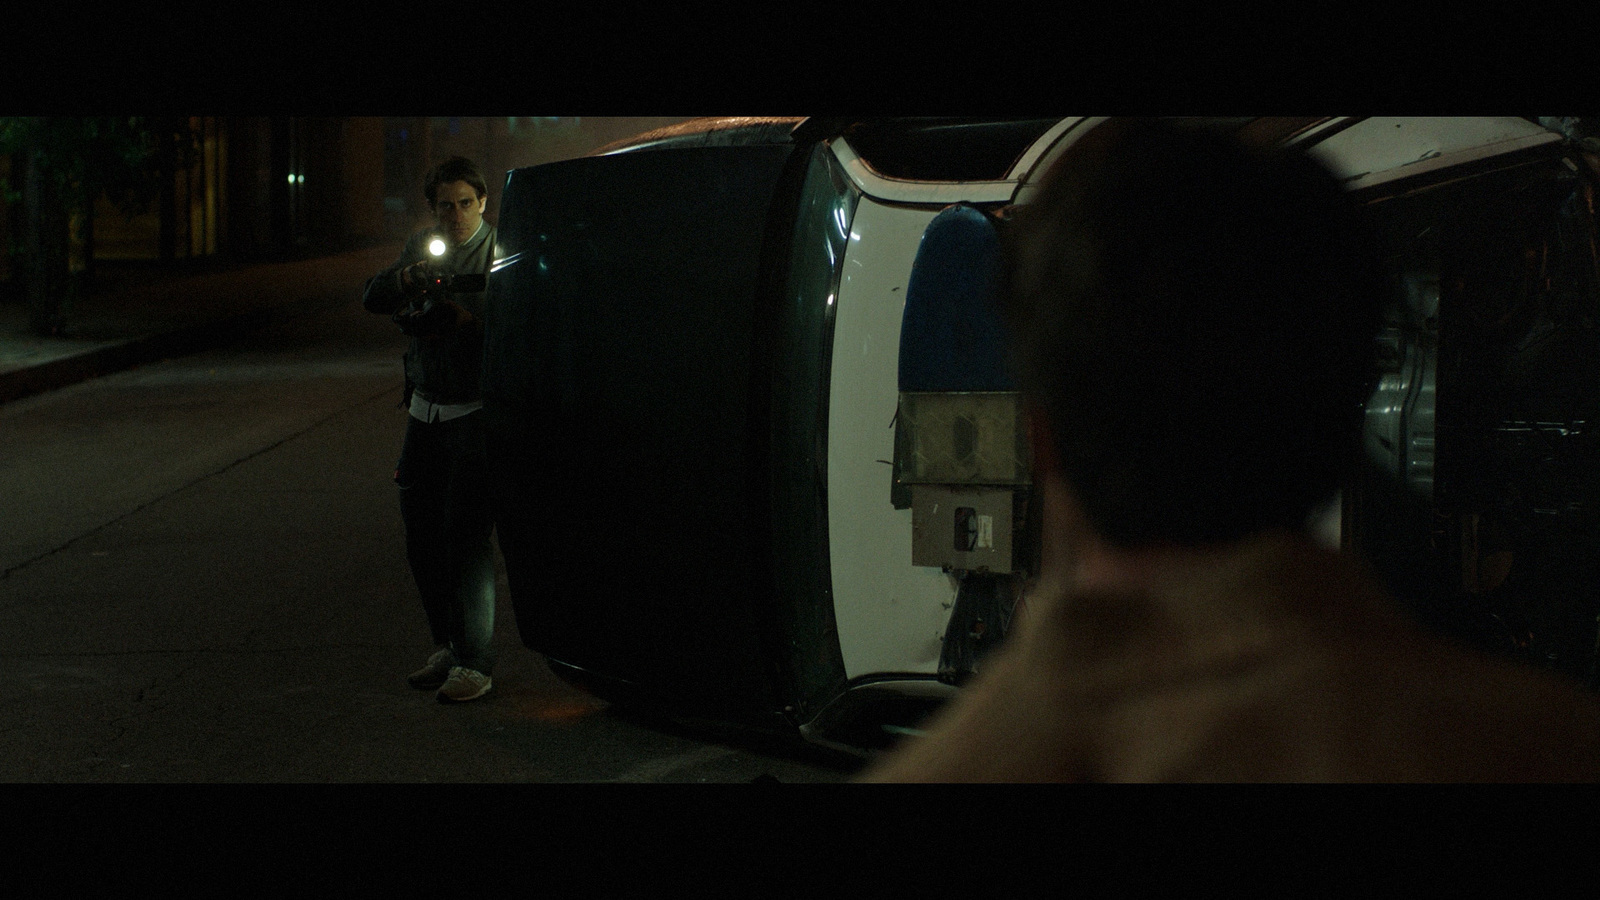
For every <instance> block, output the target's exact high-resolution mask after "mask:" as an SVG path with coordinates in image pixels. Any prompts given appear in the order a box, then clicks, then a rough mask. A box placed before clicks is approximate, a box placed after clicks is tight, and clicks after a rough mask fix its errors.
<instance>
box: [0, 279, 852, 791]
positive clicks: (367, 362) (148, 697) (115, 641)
mask: <svg viewBox="0 0 1600 900" xmlns="http://www.w3.org/2000/svg"><path fill="white" fill-rule="evenodd" d="M395 250H396V248H392V247H384V248H380V249H374V250H368V251H360V252H355V253H347V254H345V255H342V256H336V257H331V258H328V259H326V260H322V261H312V262H301V263H297V264H294V265H293V266H276V267H274V266H265V267H257V268H255V269H245V270H241V271H240V272H239V273H237V274H235V275H232V276H223V277H221V278H220V279H219V280H215V281H213V282H211V287H210V289H211V290H226V289H228V288H227V285H229V284H237V285H238V289H239V290H248V289H252V288H259V284H255V285H252V284H251V283H250V282H249V281H248V280H247V279H251V278H255V279H260V278H265V277H273V278H279V279H283V278H291V279H292V281H293V282H294V284H295V287H294V288H293V290H294V291H295V292H296V294H295V297H294V299H295V301H296V304H297V305H296V309H298V310H300V311H301V312H300V313H298V314H296V315H293V316H283V317H279V318H278V319H275V320H274V323H273V324H272V325H271V326H269V327H267V328H265V329H263V330H260V331H258V332H255V333H253V334H251V335H249V336H248V337H245V338H243V339H240V340H237V341H235V342H233V343H231V344H230V345H228V346H226V347H223V348H220V349H214V350H210V351H206V352H201V353H197V354H194V355H188V356H183V357H179V358H172V359H165V360H161V361H157V362H152V363H149V364H146V365H142V366H140V367H138V368H135V369H133V370H130V371H126V372H122V373H117V374H111V375H107V376H105V377H101V378H97V379H93V380H89V381H85V382H82V383H79V384H76V385H72V386H69V387H64V388H61V389H58V390H55V391H51V392H47V393H42V394H37V395H34V396H31V397H27V398H24V399H20V400H15V401H12V402H10V403H7V404H5V405H0V491H3V493H4V495H5V496H6V498H7V502H6V513H5V516H4V521H3V524H0V555H3V558H0V570H3V572H4V577H3V579H0V672H3V677H4V678H5V680H6V682H7V683H8V684H10V685H11V686H12V689H11V690H10V691H8V692H7V693H6V696H5V698H4V699H3V700H0V723H3V724H0V753H3V755H4V758H5V759H6V760H7V762H6V764H5V765H4V766H3V767H0V780H4V781H9V782H96V783H98V782H124V783H174V782H203V783H216V782H309V783H325V782H689V783H697V782H750V781H752V780H755V779H762V780H768V779H769V778H775V779H777V780H778V781H780V782H834V781H844V780H846V779H848V778H849V776H850V773H851V764H850V762H849V761H848V760H844V759H835V758H833V757H821V756H818V755H816V754H814V753H811V752H809V751H806V750H797V751H795V752H792V753H791V752H790V751H788V750H787V749H785V748H783V747H781V746H775V745H768V744H765V743H761V742H754V741H747V740H742V739H739V738H737V737H736V736H728V735H711V734H708V733H701V732H697V731H693V730H690V729H686V728H684V727H681V726H676V725H672V724H668V723H662V722H650V721H645V720H642V719H638V718H634V717H632V716H629V715H625V714H622V713H619V712H618V711H616V710H614V709H612V708H611V707H610V706H609V705H608V704H606V703H605V702H603V701H601V700H598V699H595V698H593V697H591V696H589V695H587V694H585V693H582V692H580V691H578V690H576V689H574V688H572V687H570V686H568V685H567V684H565V683H564V682H562V681H560V680H558V679H557V678H556V677H555V676H554V675H552V674H551V673H550V671H549V670H548V668H547V667H546V665H545V663H544V660H543V658H542V657H540V656H539V655H537V654H535V653H533V652H532V651H530V650H528V649H526V648H525V647H524V646H522V644H521V642H520V640H519V638H518V634H517V631H516V624H515V622H514V620H513V618H512V616H511V614H510V609H509V599H508V598H507V596H506V585H505V580H504V575H503V569H502V574H501V577H500V583H499V615H498V616H497V628H496V635H495V643H496V647H497V650H498V652H499V658H500V662H499V664H498V666H497V667H496V670H495V672H494V685H495V686H494V689H493V690H492V691H491V692H490V693H489V694H488V695H487V696H486V697H484V698H483V699H482V700H479V701H476V702H473V703H467V704H457V705H443V704H440V703H437V702H435V700H434V697H433V693H432V692H431V691H418V690H413V689H411V688H410V687H408V685H407V684H406V681H405V676H406V674H407V673H408V672H410V671H411V670H412V669H414V668H415V667H416V666H417V665H418V664H420V663H421V662H422V660H423V659H425V658H426V656H427V654H428V653H429V652H430V649H431V648H430V646H429V641H428V632H427V625H426V622H425V620H424V618H423V613H422V609H421V607H420V604H419V603H418V601H417V598H416V589H415V586H414V585H413V583H412V581H411V578H410V574H409V572H408V570H407V567H406V560H405V555H404V543H403V528H402V524H401V520H400V516H399V512H398V504H397V501H396V492H395V487H394V484H393V483H392V481H391V480H390V475H391V472H392V470H393V468H394V462H395V458H396V456H397V454H398V452H399V448H400V439H401V436H402V433H403V430H404V423H405V413H404V412H403V411H402V410H401V409H399V408H398V403H399V399H400V393H401V377H400V354H401V352H402V351H403V350H404V347H405V339H404V337H403V336H402V335H401V334H399V332H398V331H397V330H396V329H395V328H394V326H393V325H392V324H391V323H390V322H389V321H388V318H387V317H384V316H374V315H371V314H368V313H366V312H364V311H363V310H362V309H361V306H360V302H359V298H360V290H361V284H362V281H363V279H365V278H366V277H367V276H368V275H369V274H370V273H371V272H372V271H375V270H376V269H378V268H379V267H381V266H382V265H384V264H386V263H387V262H389V261H390V260H391V259H392V258H393V254H394V253H395ZM230 278H231V279H232V281H231V282H230V281H229V279H230ZM223 299H224V300H225V299H226V298H223Z"/></svg>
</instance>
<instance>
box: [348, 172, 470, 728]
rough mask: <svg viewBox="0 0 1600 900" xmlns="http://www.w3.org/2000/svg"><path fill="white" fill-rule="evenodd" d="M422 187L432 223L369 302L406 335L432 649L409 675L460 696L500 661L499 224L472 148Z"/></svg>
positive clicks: (404, 500)
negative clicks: (482, 376)
mask: <svg viewBox="0 0 1600 900" xmlns="http://www.w3.org/2000/svg"><path fill="white" fill-rule="evenodd" d="M423 193H424V195H425V196H426V197H427V198H428V205H429V207H430V208H431V209H432V210H433V215H434V217H435V219H436V221H437V228H435V229H427V230H424V231H420V232H418V233H416V234H414V235H412V236H411V239H410V240H408V241H407V242H406V245H405V249H404V250H402V251H401V253H400V258H399V259H398V260H396V261H395V263H394V264H393V265H391V266H389V267H388V268H386V269H384V270H383V271H381V272H379V273H378V274H377V275H374V276H373V277H372V278H371V279H369V280H368V281H367V285H366V291H365V295H364V296H363V298H362V305H364V306H365V307H366V309H367V311H368V312H373V313H378V314H381V315H387V316H390V317H391V318H393V320H394V322H395V324H397V325H399V326H400V330H401V331H403V332H405V333H406V334H407V335H409V336H410V337H411V346H410V347H409V348H408V349H407V350H406V355H405V376H406V394H405V399H404V400H403V401H402V405H404V406H406V407H408V408H409V409H410V416H409V417H408V419H407V421H406V435H405V444H404V445H403V447H402V449H401V451H400V462H399V465H398V466H397V467H396V469H395V474H394V480H395V484H397V485H399V487H400V515H401V518H402V519H403V520H404V522H405V527H406V559H407V560H408V561H409V562H410V565H411V574H412V577H413V578H414V579H415V580H416V583H417V591H418V593H420V594H421V596H422V608H423V610H424V612H426V614H427V617H428V627H429V628H430V630H431V631H432V633H433V643H434V647H435V652H434V653H433V655H432V656H431V657H430V658H429V659H428V662H427V664H426V665H424V666H423V667H422V668H421V669H418V670H417V671H416V672H413V673H412V674H411V675H410V676H409V678H408V679H407V680H408V681H409V682H410V683H411V685H412V687H415V688H418V689H421V690H432V689H437V694H436V696H437V698H438V699H439V701H440V702H442V703H460V702H464V701H467V700H476V699H477V698H479V697H481V696H483V695H484V694H485V693H487V692H488V691H489V688H490V687H491V680H490V677H489V675H490V671H491V670H492V669H493V667H494V652H493V647H492V643H493V637H494V600H495V572H494V551H493V548H492V546H491V544H490V535H491V533H492V532H493V530H494V519H493V515H492V513H491V511H490V502H489V493H488V487H487V475H486V458H485V450H484V431H483V422H482V419H483V416H482V414H481V413H480V412H479V410H480V409H481V408H482V405H483V404H482V400H481V396H480V393H479V385H478V376H479V369H480V364H481V360H482V356H483V312H484V279H485V278H486V277H487V275H488V272H489V266H490V265H491V263H492V262H493V259H494V246H495V228H494V226H493V225H490V224H489V223H488V222H485V221H484V219H483V211H484V207H485V205H486V201H487V198H488V185H487V184H486V183H485V182H484V179H483V175H482V173H480V172H479V171H478V168H477V166H475V165H474V164H473V163H472V162H471V161H470V160H467V159H464V158H462V157H459V156H457V157H452V158H450V159H448V160H445V161H444V162H443V163H441V164H439V165H438V166H437V167H435V168H434V169H433V171H432V172H430V173H429V175H428V180H427V183H426V186H425V188H424V190H423Z"/></svg>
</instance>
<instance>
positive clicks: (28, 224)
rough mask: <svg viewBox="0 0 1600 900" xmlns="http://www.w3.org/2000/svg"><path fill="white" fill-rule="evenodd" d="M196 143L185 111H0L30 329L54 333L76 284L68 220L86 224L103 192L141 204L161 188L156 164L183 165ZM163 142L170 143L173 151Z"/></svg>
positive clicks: (134, 207) (135, 209) (122, 204)
mask: <svg viewBox="0 0 1600 900" xmlns="http://www.w3.org/2000/svg"><path fill="white" fill-rule="evenodd" d="M197 146H198V142H197V140H196V138H195V135H194V134H193V132H192V131H191V130H190V128H189V125H188V120H187V119H157V118H151V117H143V116H121V117H117V116H98V117H73V116H5V117H0V152H3V153H9V154H13V155H14V159H16V161H17V162H18V163H20V170H21V171H20V175H21V183H20V185H13V184H11V183H7V184H6V185H5V186H4V187H5V194H6V199H7V200H8V201H10V202H16V201H18V200H20V201H21V202H22V208H23V219H24V224H23V228H22V240H21V242H20V244H17V243H14V244H13V247H12V248H11V250H12V254H13V258H17V259H20V260H21V262H22V266H21V267H20V268H21V271H22V276H23V279H24V286H25V293H26V296H27V299H28V318H29V322H30V323H31V325H32V327H33V329H34V330H35V331H36V332H38V333H39V334H43V335H58V334H60V333H61V332H62V329H63V327H64V326H65V324H66V317H67V313H68V311H69V309H70V307H71V301H72V298H73V296H74V295H75V293H76V292H77V286H76V284H75V283H74V280H73V278H72V273H71V269H70V265H71V264H70V248H71V245H72V235H71V233H70V231H69V228H70V226H71V223H72V222H74V221H77V222H78V223H79V227H82V228H90V227H92V222H93V216H92V213H93V210H94V203H95V201H96V200H97V199H98V198H99V197H100V196H102V195H104V196H106V197H107V198H108V199H110V200H111V202H112V204H113V205H114V206H116V208H117V209H118V210H119V211H121V212H122V213H123V214H124V215H127V216H133V215H136V214H138V213H142V212H145V211H147V210H148V209H149V208H150V204H151V202H152V201H153V200H155V199H156V197H158V196H159V195H160V193H161V189H162V174H163V170H165V171H166V172H167V173H169V174H168V177H170V172H171V171H172V170H173V168H174V165H173V163H174V162H175V163H176V167H177V168H179V169H181V168H186V167H187V165H188V163H189V161H190V159H191V158H192V157H193V155H194V154H195V152H196V148H197ZM164 147H167V148H173V149H174V150H175V151H176V153H175V156H176V159H174V158H173V157H174V154H167V153H163V152H162V150H163V148H164ZM164 160H165V161H166V164H165V165H163V161H164Z"/></svg>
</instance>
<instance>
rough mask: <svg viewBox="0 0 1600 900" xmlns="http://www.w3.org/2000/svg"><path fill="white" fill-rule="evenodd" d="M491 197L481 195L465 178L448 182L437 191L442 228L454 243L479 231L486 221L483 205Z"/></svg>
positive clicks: (435, 205) (435, 210)
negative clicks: (479, 227) (484, 220)
mask: <svg viewBox="0 0 1600 900" xmlns="http://www.w3.org/2000/svg"><path fill="white" fill-rule="evenodd" d="M487 202H488V198H487V197H479V196H478V192H477V191H475V190H473V189H472V185H470V184H467V183H466V182H465V181H446V182H445V183H443V184H441V185H439V187H438V188H437V189H435V190H434V192H433V214H434V216H435V217H436V218H437V219H438V220H439V230H440V231H442V232H444V239H445V241H446V242H448V243H450V244H451V245H455V244H460V243H461V242H462V241H465V240H466V239H467V238H469V237H472V235H473V234H474V233H476V232H477V230H478V226H479V225H481V224H483V208H484V206H485V204H486V203H487Z"/></svg>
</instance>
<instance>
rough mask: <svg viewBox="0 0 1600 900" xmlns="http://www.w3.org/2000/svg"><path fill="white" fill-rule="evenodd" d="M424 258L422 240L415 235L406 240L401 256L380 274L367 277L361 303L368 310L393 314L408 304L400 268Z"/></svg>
mask: <svg viewBox="0 0 1600 900" xmlns="http://www.w3.org/2000/svg"><path fill="white" fill-rule="evenodd" d="M421 259H422V240H421V238H420V237H419V236H417V235H413V236H412V237H411V239H410V240H408V241H406V246H405V249H404V250H402V251H400V258H399V259H397V260H395V261H394V263H393V264H392V265H390V266H389V267H388V268H386V269H384V270H383V271H381V272H379V273H378V274H376V275H374V276H372V277H371V278H368V279H367V286H366V290H365V291H364V292H363V293H362V296H361V305H362V306H364V307H366V310H367V312H373V313H381V314H383V315H392V314H394V313H395V312H398V311H399V309H400V307H402V306H404V305H405V304H406V295H405V291H404V290H402V289H401V287H400V270H401V269H404V268H405V267H406V266H409V265H411V264H412V263H414V262H417V261H419V260H421Z"/></svg>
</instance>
